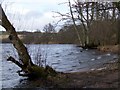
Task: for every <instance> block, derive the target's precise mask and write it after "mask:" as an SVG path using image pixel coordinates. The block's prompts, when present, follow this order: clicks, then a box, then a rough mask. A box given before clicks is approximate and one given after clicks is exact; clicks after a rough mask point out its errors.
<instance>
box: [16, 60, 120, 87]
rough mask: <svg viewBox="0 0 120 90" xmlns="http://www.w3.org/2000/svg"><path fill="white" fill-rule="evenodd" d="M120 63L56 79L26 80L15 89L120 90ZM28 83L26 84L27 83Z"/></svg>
mask: <svg viewBox="0 0 120 90" xmlns="http://www.w3.org/2000/svg"><path fill="white" fill-rule="evenodd" d="M119 64H120V63H119V62H118V61H116V62H114V61H113V62H109V63H106V64H104V65H103V66H101V67H98V68H96V69H95V70H91V71H86V72H74V73H61V74H58V75H57V76H56V77H48V78H47V79H46V80H42V79H34V80H30V79H26V80H23V82H22V81H21V85H19V86H16V87H15V88H39V89H40V88H116V89H117V88H118V87H119V85H120V81H119V80H120V78H119V77H118V73H120V71H119V69H118V65H119ZM25 81H26V82H25Z"/></svg>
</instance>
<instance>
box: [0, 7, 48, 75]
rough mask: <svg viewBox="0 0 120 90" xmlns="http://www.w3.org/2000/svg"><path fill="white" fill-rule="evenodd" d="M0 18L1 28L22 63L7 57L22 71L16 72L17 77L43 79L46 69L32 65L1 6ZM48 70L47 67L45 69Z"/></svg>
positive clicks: (25, 49)
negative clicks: (39, 77)
mask: <svg viewBox="0 0 120 90" xmlns="http://www.w3.org/2000/svg"><path fill="white" fill-rule="evenodd" d="M0 11H1V13H0V16H1V22H2V23H1V26H3V27H4V28H5V29H6V32H8V34H9V39H10V40H11V42H12V44H13V46H14V47H15V48H16V50H17V52H18V55H19V60H20V61H21V62H22V64H21V63H20V62H18V61H17V60H15V59H14V58H13V57H11V56H10V57H9V58H8V59H7V60H8V61H12V62H13V63H15V64H16V65H18V66H19V67H20V68H21V69H22V70H20V71H19V72H18V74H19V75H22V76H30V77H31V76H42V77H44V76H45V75H47V71H46V69H44V68H43V67H39V66H37V65H35V64H33V62H32V60H31V57H30V55H29V53H28V51H27V48H26V47H25V46H24V44H23V43H22V41H21V40H20V39H19V37H18V36H17V33H16V31H15V28H14V27H13V25H12V24H11V23H10V21H9V20H8V18H7V16H6V15H5V13H4V11H3V9H2V7H1V5H0ZM47 69H48V67H47ZM21 71H23V72H24V74H20V72H21Z"/></svg>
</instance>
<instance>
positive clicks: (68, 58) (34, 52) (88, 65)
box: [0, 44, 117, 88]
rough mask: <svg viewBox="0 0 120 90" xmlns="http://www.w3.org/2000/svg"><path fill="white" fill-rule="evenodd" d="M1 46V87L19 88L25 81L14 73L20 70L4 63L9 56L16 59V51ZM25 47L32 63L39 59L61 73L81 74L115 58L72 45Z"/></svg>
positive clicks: (115, 56)
mask: <svg viewBox="0 0 120 90" xmlns="http://www.w3.org/2000/svg"><path fill="white" fill-rule="evenodd" d="M1 45H2V59H1V61H2V82H3V83H2V86H3V87H4V88H10V87H15V86H19V84H21V81H22V80H24V79H25V78H23V77H20V76H18V74H17V73H16V72H17V71H18V70H19V69H20V68H19V67H18V66H16V65H15V64H13V63H11V62H8V61H6V59H7V57H8V56H10V55H11V56H14V57H15V58H16V59H18V55H17V53H16V50H15V49H14V47H13V46H12V44H1ZM26 47H27V48H28V51H29V54H30V55H31V57H32V60H33V62H34V63H38V59H41V60H42V62H43V63H44V62H45V60H46V64H47V65H49V66H51V67H53V68H54V69H55V70H56V71H61V72H78V71H79V72H82V71H86V70H90V69H92V68H96V67H98V66H100V65H102V64H104V63H107V62H109V61H111V60H113V59H114V58H117V55H116V54H112V53H101V52H99V51H97V50H87V49H86V50H83V49H82V48H80V47H77V46H76V45H73V44H49V45H44V44H43V45H40V44H30V45H26ZM0 71H1V70H0Z"/></svg>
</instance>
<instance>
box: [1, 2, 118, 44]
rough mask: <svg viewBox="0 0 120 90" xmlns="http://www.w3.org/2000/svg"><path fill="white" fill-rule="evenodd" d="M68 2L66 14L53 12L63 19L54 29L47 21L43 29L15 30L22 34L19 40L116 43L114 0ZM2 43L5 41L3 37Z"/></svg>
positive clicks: (29, 41) (116, 27) (116, 20)
mask: <svg viewBox="0 0 120 90" xmlns="http://www.w3.org/2000/svg"><path fill="white" fill-rule="evenodd" d="M68 1H69V8H70V12H69V13H66V14H61V13H60V12H56V13H58V14H59V15H60V16H62V20H65V21H66V23H65V24H64V25H63V26H62V27H61V29H60V30H59V31H58V32H56V30H55V27H54V25H52V24H51V23H49V24H48V25H45V26H44V29H43V30H37V31H36V32H25V31H23V32H18V34H21V35H22V37H23V38H21V40H22V41H23V42H24V43H37V44H53V43H54V44H78V45H81V46H87V45H90V46H98V45H114V44H118V36H119V35H118V34H119V32H118V30H119V27H118V26H119V23H118V20H119V7H117V4H118V3H117V2H79V1H76V2H75V4H71V2H70V0H68ZM118 6H119V5H118ZM72 23H73V24H72ZM41 31H43V32H41ZM3 34H4V33H3ZM3 42H9V41H8V40H6V39H3Z"/></svg>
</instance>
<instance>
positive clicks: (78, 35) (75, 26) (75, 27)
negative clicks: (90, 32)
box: [68, 0, 83, 46]
mask: <svg viewBox="0 0 120 90" xmlns="http://www.w3.org/2000/svg"><path fill="white" fill-rule="evenodd" d="M68 2H69V7H70V14H71V16H72V21H73V24H74V29H75V31H76V33H77V37H78V40H79V43H80V44H82V42H81V38H80V34H79V32H78V29H77V25H76V23H75V19H74V16H73V12H72V7H71V2H70V0H68ZM82 46H83V45H82Z"/></svg>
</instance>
